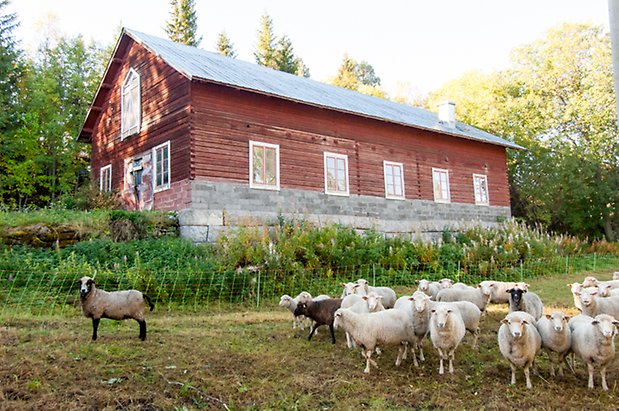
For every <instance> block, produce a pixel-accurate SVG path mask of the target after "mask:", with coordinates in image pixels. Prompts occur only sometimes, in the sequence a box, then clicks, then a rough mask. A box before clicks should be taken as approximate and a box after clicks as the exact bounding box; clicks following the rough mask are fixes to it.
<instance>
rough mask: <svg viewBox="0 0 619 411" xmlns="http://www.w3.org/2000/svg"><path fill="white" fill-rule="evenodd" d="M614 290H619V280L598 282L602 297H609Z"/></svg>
mask: <svg viewBox="0 0 619 411" xmlns="http://www.w3.org/2000/svg"><path fill="white" fill-rule="evenodd" d="M613 290H619V280H612V281H598V291H599V296H600V297H608V296H609V295H611V294H613V295H614V294H615V293H613Z"/></svg>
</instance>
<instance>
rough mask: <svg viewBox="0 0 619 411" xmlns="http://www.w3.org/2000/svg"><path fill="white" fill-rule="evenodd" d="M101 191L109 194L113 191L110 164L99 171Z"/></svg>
mask: <svg viewBox="0 0 619 411" xmlns="http://www.w3.org/2000/svg"><path fill="white" fill-rule="evenodd" d="M99 190H101V191H102V192H106V193H109V192H110V191H112V165H111V164H108V165H107V166H105V167H101V170H99Z"/></svg>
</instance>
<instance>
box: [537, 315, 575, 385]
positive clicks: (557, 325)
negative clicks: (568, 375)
mask: <svg viewBox="0 0 619 411" xmlns="http://www.w3.org/2000/svg"><path fill="white" fill-rule="evenodd" d="M569 319H570V317H569V316H568V315H566V314H564V313H563V312H561V311H555V312H553V313H552V314H546V315H545V316H543V317H542V318H540V319H539V320H538V321H537V324H536V325H537V331H538V332H539V335H540V337H542V348H543V349H544V351H546V353H547V354H548V359H549V360H550V375H551V376H553V377H554V376H555V367H554V364H555V363H557V364H559V375H563V364H564V363H565V358H566V357H567V355H568V354H569V352H570V346H571V343H572V333H571V331H570V327H569V326H568V321H569ZM553 353H555V354H556V360H555V356H554V355H553Z"/></svg>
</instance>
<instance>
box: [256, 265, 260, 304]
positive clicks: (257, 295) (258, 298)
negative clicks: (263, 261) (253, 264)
mask: <svg viewBox="0 0 619 411" xmlns="http://www.w3.org/2000/svg"><path fill="white" fill-rule="evenodd" d="M260 273H261V270H258V292H257V293H256V308H260Z"/></svg>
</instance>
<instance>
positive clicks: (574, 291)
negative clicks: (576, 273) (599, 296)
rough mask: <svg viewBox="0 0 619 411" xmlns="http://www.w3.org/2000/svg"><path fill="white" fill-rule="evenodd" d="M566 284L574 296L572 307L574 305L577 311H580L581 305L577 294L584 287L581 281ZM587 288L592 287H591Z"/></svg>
mask: <svg viewBox="0 0 619 411" xmlns="http://www.w3.org/2000/svg"><path fill="white" fill-rule="evenodd" d="M567 286H568V287H569V288H570V291H571V292H572V297H573V298H574V307H576V308H577V309H578V310H579V311H582V306H581V305H580V297H579V296H578V293H580V292H581V291H582V290H583V289H584V287H583V286H582V284H581V283H571V284H568V285H567ZM589 288H591V289H593V287H589Z"/></svg>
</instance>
